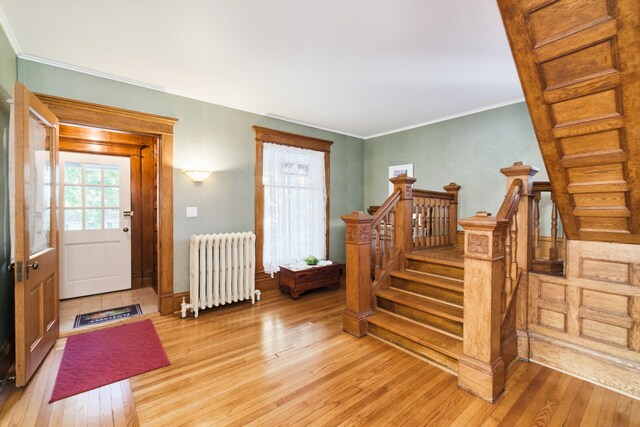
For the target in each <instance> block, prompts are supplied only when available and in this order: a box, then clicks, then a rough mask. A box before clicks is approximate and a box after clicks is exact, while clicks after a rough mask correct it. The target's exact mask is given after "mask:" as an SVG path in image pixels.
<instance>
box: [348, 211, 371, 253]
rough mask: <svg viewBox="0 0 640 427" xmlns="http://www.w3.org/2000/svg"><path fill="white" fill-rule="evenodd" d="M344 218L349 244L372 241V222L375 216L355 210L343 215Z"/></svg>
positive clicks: (361, 243)
mask: <svg viewBox="0 0 640 427" xmlns="http://www.w3.org/2000/svg"><path fill="white" fill-rule="evenodd" d="M342 220H343V221H344V222H345V224H346V243H347V244H357V245H363V244H366V245H368V244H370V243H371V223H372V222H373V217H372V216H371V215H367V214H366V213H364V212H362V211H353V213H351V214H348V215H343V216H342Z"/></svg>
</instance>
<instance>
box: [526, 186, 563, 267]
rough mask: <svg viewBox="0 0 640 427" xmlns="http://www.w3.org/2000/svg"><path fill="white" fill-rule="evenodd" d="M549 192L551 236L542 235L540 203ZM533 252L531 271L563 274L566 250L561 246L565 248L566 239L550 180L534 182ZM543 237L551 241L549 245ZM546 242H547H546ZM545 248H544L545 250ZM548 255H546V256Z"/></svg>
mask: <svg viewBox="0 0 640 427" xmlns="http://www.w3.org/2000/svg"><path fill="white" fill-rule="evenodd" d="M544 193H549V199H550V200H549V201H550V203H551V206H550V211H551V212H550V216H551V219H550V229H549V234H550V235H551V236H549V237H547V236H541V228H542V227H541V223H540V218H541V209H540V204H541V201H543V202H544V201H546V200H543V194H544ZM532 194H533V231H532V233H533V237H532V244H533V252H532V264H531V271H534V272H536V273H547V274H556V275H562V274H563V272H564V250H560V247H562V248H564V239H563V238H562V234H563V231H562V229H561V228H560V227H559V225H561V224H562V223H561V220H560V218H559V216H558V206H557V205H556V201H555V198H554V197H553V190H552V189H551V184H550V183H549V181H536V182H534V183H533V189H532ZM543 239H544V240H548V241H549V247H548V248H547V247H546V245H543ZM545 243H546V242H545ZM543 249H544V250H543ZM545 255H546V256H545Z"/></svg>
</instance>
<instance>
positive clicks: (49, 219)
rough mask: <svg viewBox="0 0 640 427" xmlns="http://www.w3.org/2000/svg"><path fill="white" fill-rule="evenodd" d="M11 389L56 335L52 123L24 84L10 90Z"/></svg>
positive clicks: (54, 146) (53, 118)
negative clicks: (13, 328) (12, 229)
mask: <svg viewBox="0 0 640 427" xmlns="http://www.w3.org/2000/svg"><path fill="white" fill-rule="evenodd" d="M14 103H15V104H14V125H15V139H14V140H15V158H14V174H15V181H14V182H15V199H14V204H13V209H14V210H15V212H14V214H15V241H14V248H15V325H16V334H15V335H16V336H15V339H16V385H17V386H18V387H21V386H24V385H25V384H26V383H27V382H28V381H29V378H31V376H32V375H33V373H34V372H35V371H36V369H37V368H38V366H39V365H40V363H42V361H43V359H44V358H45V356H46V355H47V353H48V352H49V350H50V349H51V347H52V346H53V344H54V342H55V340H56V338H57V337H58V333H59V327H60V325H59V321H58V241H57V229H56V197H55V195H56V178H57V173H56V172H57V159H58V153H57V150H58V119H57V118H56V116H55V115H53V113H51V111H49V109H48V108H47V107H46V106H45V105H44V104H43V103H42V102H40V100H38V98H37V97H36V96H35V95H33V94H32V93H31V92H30V91H29V89H27V87H26V86H24V85H22V84H20V83H16V85H15V89H14Z"/></svg>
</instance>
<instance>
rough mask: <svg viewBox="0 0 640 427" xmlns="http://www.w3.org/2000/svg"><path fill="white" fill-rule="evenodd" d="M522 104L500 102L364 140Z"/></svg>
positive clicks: (515, 100)
mask: <svg viewBox="0 0 640 427" xmlns="http://www.w3.org/2000/svg"><path fill="white" fill-rule="evenodd" d="M520 102H524V98H516V99H512V100H510V101H506V102H500V103H498V104H492V105H487V106H486V107H481V108H476V109H475V110H469V111H465V112H463V113H459V114H452V115H450V116H445V117H440V118H438V119H434V120H429V121H428V122H423V123H418V124H415V125H410V126H406V127H403V128H398V129H395V130H390V131H387V132H382V133H377V134H375V135H370V136H366V137H363V138H364V139H365V140H369V139H373V138H378V137H380V136H385V135H391V134H392V133H398V132H404V131H405V130H411V129H416V128H420V127H423V126H428V125H433V124H436V123H440V122H446V121H447V120H453V119H458V118H460V117H464V116H470V115H472V114H477V113H482V112H483V111H489V110H495V109H496V108H500V107H506V106H508V105H513V104H518V103H520Z"/></svg>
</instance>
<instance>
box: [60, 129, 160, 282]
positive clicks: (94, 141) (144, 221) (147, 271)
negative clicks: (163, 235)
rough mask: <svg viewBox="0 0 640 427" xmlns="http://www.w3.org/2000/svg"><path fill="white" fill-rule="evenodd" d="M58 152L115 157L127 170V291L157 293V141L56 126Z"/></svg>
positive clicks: (144, 137)
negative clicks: (143, 289)
mask: <svg viewBox="0 0 640 427" xmlns="http://www.w3.org/2000/svg"><path fill="white" fill-rule="evenodd" d="M59 135H60V142H59V144H58V147H59V151H60V152H70V153H82V154H89V155H97V156H100V155H107V156H117V157H124V158H127V159H129V165H130V167H131V175H130V177H131V185H130V189H131V209H130V210H131V211H133V212H134V215H133V216H132V217H131V230H130V235H131V289H138V288H141V287H145V286H151V285H153V286H154V288H155V289H156V290H157V288H158V286H157V279H158V278H157V276H156V270H157V265H156V263H155V262H154V261H155V259H154V257H155V255H154V252H155V242H156V241H157V237H158V236H157V233H156V229H155V209H156V198H155V197H154V194H155V190H156V180H155V173H154V171H155V170H156V166H157V158H156V156H155V155H154V154H155V153H156V152H157V149H156V145H157V138H156V137H155V136H152V135H144V134H139V133H128V132H127V133H125V132H121V131H112V130H107V129H102V128H95V127H88V126H75V125H66V124H61V125H60V132H59Z"/></svg>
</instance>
